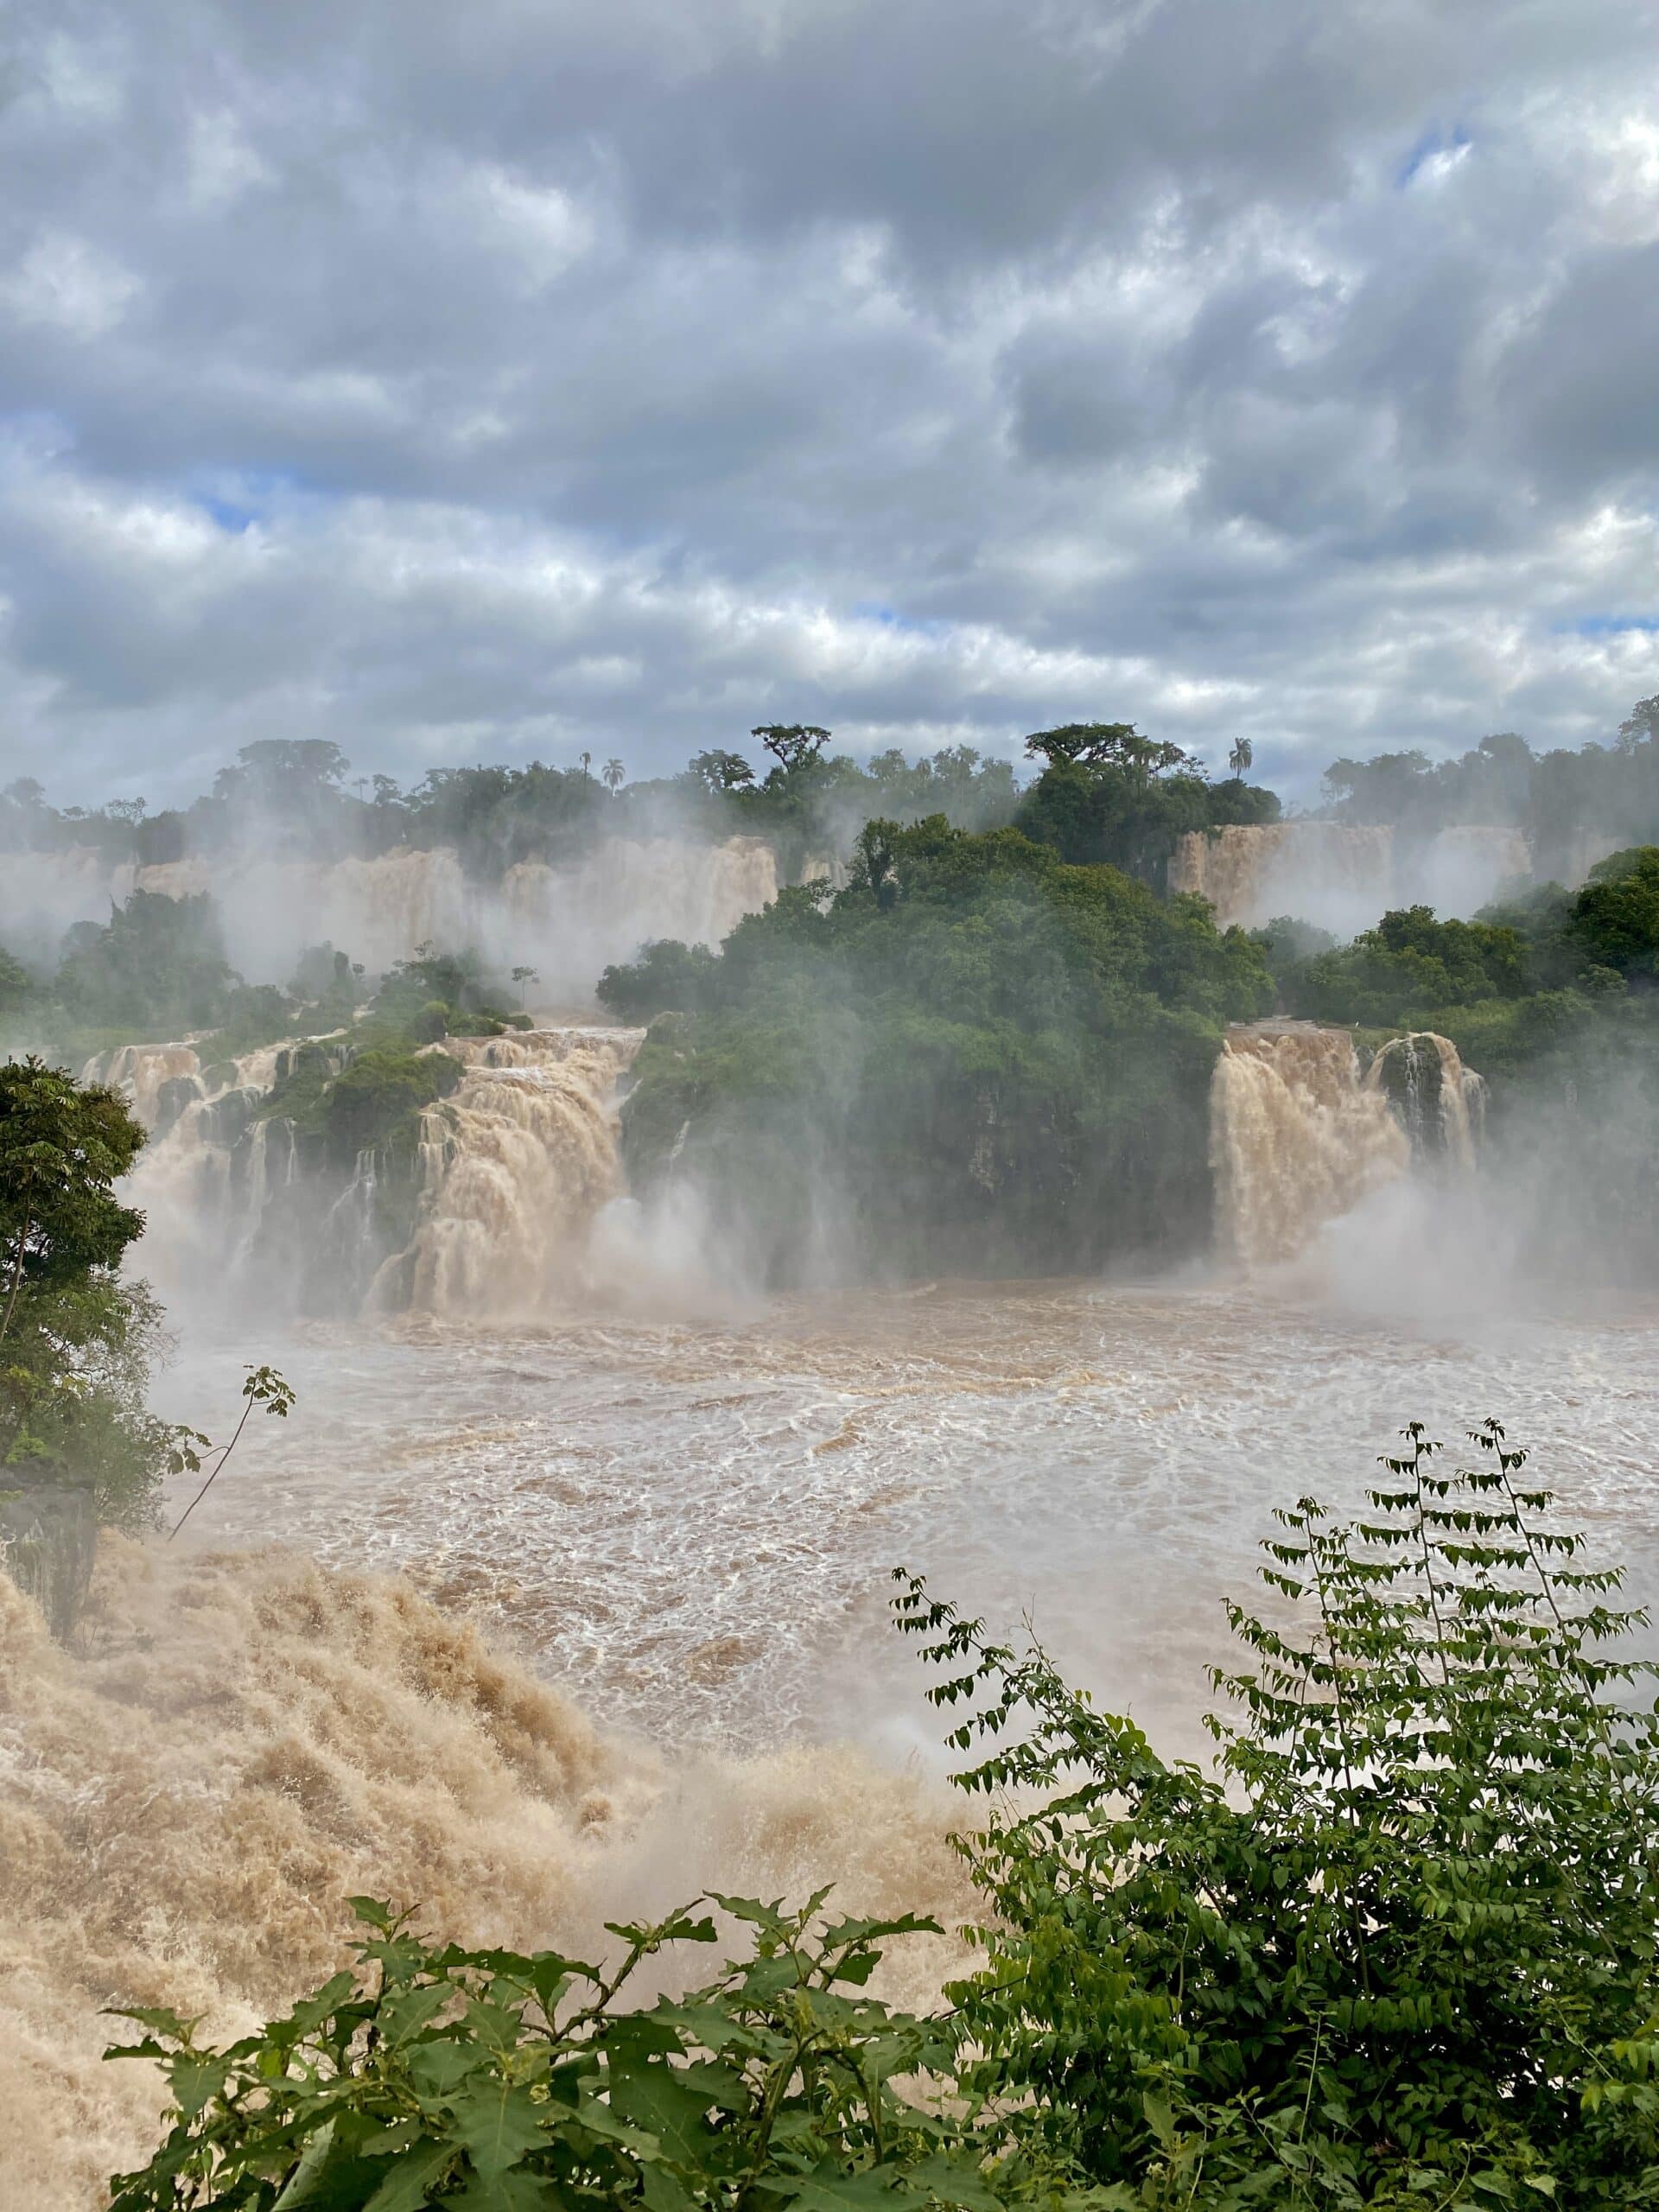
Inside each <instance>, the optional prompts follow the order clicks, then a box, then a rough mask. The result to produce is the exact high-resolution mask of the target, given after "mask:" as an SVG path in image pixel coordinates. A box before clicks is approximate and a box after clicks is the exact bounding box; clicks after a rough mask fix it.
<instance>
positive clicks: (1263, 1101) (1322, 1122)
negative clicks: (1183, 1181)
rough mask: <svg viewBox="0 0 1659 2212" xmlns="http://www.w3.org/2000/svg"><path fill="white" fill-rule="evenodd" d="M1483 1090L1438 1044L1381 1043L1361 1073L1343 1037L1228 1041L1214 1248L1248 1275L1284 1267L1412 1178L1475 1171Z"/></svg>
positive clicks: (1217, 1108) (1430, 1038) (1221, 1065)
mask: <svg viewBox="0 0 1659 2212" xmlns="http://www.w3.org/2000/svg"><path fill="white" fill-rule="evenodd" d="M1485 1096H1486V1086H1485V1084H1484V1082H1483V1081H1482V1079H1481V1077H1479V1076H1478V1075H1477V1074H1475V1072H1474V1071H1473V1070H1472V1069H1470V1068H1465V1066H1464V1065H1463V1063H1462V1061H1461V1060H1460V1059H1459V1057H1458V1050H1457V1047H1456V1046H1455V1045H1453V1044H1452V1041H1451V1039H1449V1038H1446V1037H1439V1036H1436V1035H1434V1034H1433V1033H1432V1032H1428V1031H1424V1032H1421V1033H1414V1034H1412V1035H1410V1036H1407V1037H1395V1038H1392V1039H1390V1040H1389V1043H1388V1044H1386V1045H1384V1046H1383V1047H1382V1049H1381V1050H1380V1051H1379V1052H1377V1053H1376V1055H1375V1056H1374V1058H1372V1060H1371V1063H1370V1066H1369V1067H1366V1068H1362V1066H1361V1063H1360V1058H1359V1054H1358V1053H1357V1051H1356V1050H1355V1048H1354V1044H1353V1040H1352V1039H1351V1038H1350V1036H1349V1035H1348V1033H1347V1032H1346V1031H1345V1030H1342V1029H1321V1028H1320V1027H1319V1026H1318V1025H1317V1024H1316V1023H1314V1022H1310V1021H1265V1022H1251V1023H1246V1024H1240V1025H1239V1026H1237V1027H1234V1028H1232V1029H1230V1030H1229V1031H1228V1033H1227V1036H1226V1039H1225V1041H1224V1044H1223V1046H1222V1049H1221V1053H1220V1057H1219V1058H1218V1059H1217V1062H1216V1071H1215V1075H1214V1077H1213V1078H1212V1081H1211V1094H1210V1164H1211V1170H1212V1171H1213V1173H1214V1177H1215V1187H1216V1228H1217V1244H1218V1246H1219V1247H1220V1249H1222V1250H1223V1251H1224V1253H1225V1254H1226V1255H1228V1256H1229V1257H1230V1258H1231V1259H1233V1260H1235V1261H1236V1262H1240V1263H1242V1264H1243V1265H1244V1266H1246V1267H1250V1266H1263V1265H1269V1264H1271V1263H1272V1262H1275V1261H1281V1260H1292V1259H1294V1258H1295V1257H1296V1256H1297V1255H1299V1254H1300V1253H1301V1252H1303V1251H1305V1250H1306V1249H1307V1248H1308V1246H1309V1245H1310V1244H1311V1243H1313V1240H1314V1238H1315V1237H1316V1236H1318V1234H1319V1230H1321V1229H1323V1228H1324V1226H1325V1224H1326V1223H1327V1222H1330V1221H1334V1220H1337V1219H1339V1218H1340V1217H1341V1216H1342V1215H1344V1214H1346V1213H1350V1212H1351V1211H1353V1209H1354V1207H1355V1206H1357V1205H1358V1204H1359V1203H1360V1201H1361V1200H1362V1199H1363V1198H1366V1197H1367V1196H1368V1195H1369V1194H1370V1192H1372V1191H1374V1190H1376V1189H1377V1188H1379V1187H1380V1186H1381V1185H1383V1184H1385V1183H1389V1182H1393V1181H1395V1180H1396V1179H1398V1178H1400V1177H1401V1176H1403V1175H1405V1174H1408V1173H1410V1172H1411V1171H1412V1170H1413V1169H1414V1167H1416V1168H1419V1169H1421V1171H1422V1172H1424V1173H1432V1174H1435V1175H1446V1174H1450V1175H1453V1176H1461V1175H1467V1174H1470V1173H1472V1172H1473V1170H1474V1167H1475V1163H1476V1155H1477V1152H1478V1146H1479V1141H1480V1136H1481V1131H1482V1128H1483V1125H1484V1114H1485Z"/></svg>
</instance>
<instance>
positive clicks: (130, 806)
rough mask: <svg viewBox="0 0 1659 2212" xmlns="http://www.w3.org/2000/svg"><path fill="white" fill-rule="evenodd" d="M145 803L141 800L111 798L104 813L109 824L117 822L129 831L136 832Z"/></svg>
mask: <svg viewBox="0 0 1659 2212" xmlns="http://www.w3.org/2000/svg"><path fill="white" fill-rule="evenodd" d="M146 804H147V802H146V801H145V800H143V799H142V798H112V799H111V801H110V803H109V804H108V805H107V806H106V807H105V810H104V811H105V814H107V815H108V816H109V817H110V819H111V822H119V823H122V824H123V825H124V827H125V828H127V829H137V827H138V824H139V823H141V822H142V821H143V818H144V809H145V806H146Z"/></svg>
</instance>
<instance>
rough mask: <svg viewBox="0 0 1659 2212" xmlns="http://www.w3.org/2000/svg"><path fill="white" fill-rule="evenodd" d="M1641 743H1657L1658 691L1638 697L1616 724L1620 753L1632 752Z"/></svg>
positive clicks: (1658, 724)
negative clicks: (1622, 719) (1648, 696)
mask: <svg viewBox="0 0 1659 2212" xmlns="http://www.w3.org/2000/svg"><path fill="white" fill-rule="evenodd" d="M1643 744H1659V693H1656V694H1655V696H1653V697H1652V698H1651V699H1638V700H1637V702H1636V704H1635V705H1634V706H1633V707H1632V708H1631V709H1630V713H1629V714H1628V715H1625V717H1624V721H1622V722H1620V724H1619V726H1618V749H1619V751H1620V752H1621V753H1634V752H1635V750H1636V748H1637V746H1638V745H1643Z"/></svg>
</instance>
